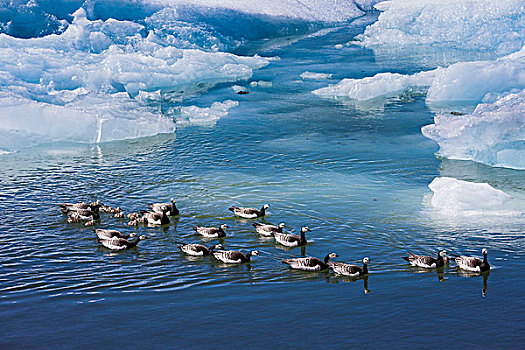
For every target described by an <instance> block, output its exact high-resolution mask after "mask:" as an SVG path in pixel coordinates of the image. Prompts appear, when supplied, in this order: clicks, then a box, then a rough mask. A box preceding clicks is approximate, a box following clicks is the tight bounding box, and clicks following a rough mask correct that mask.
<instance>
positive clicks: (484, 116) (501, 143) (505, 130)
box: [421, 90, 525, 169]
mask: <svg viewBox="0 0 525 350" xmlns="http://www.w3.org/2000/svg"><path fill="white" fill-rule="evenodd" d="M421 132H422V133H423V135H424V136H426V137H428V138H430V139H432V140H434V141H436V142H437V143H438V144H439V146H440V150H439V154H440V155H441V156H443V157H447V158H450V159H464V160H473V161H475V162H479V163H484V164H488V165H491V166H500V167H507V168H514V169H525V90H522V91H521V92H520V93H516V94H509V95H507V96H505V97H502V98H500V99H498V100H497V101H496V102H494V103H491V104H480V105H478V106H477V107H476V109H475V111H474V112H473V113H472V114H470V115H462V116H455V115H445V114H441V115H438V116H436V117H435V118H434V124H431V125H426V126H424V127H422V129H421Z"/></svg>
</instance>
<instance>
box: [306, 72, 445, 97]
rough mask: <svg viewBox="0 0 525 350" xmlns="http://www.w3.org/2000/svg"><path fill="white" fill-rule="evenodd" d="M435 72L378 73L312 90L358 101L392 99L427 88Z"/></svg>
mask: <svg viewBox="0 0 525 350" xmlns="http://www.w3.org/2000/svg"><path fill="white" fill-rule="evenodd" d="M437 71H438V70H432V71H426V72H420V73H416V74H413V75H404V74H398V73H378V74H376V75H375V76H373V77H366V78H363V79H343V80H341V81H340V82H339V83H337V84H335V85H330V86H328V87H324V88H321V89H317V90H314V91H313V93H314V94H316V95H319V96H324V97H336V96H344V97H347V98H350V99H354V100H358V101H365V100H371V99H375V98H379V97H384V98H386V97H394V96H398V95H400V94H402V93H405V92H406V91H408V90H409V89H417V88H428V86H430V85H431V84H432V81H433V79H434V77H435V75H436V72H437ZM425 90H426V89H425Z"/></svg>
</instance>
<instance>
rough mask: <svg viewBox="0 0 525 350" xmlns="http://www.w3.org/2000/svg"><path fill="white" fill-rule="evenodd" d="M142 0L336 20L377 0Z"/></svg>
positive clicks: (260, 13)
mask: <svg viewBox="0 0 525 350" xmlns="http://www.w3.org/2000/svg"><path fill="white" fill-rule="evenodd" d="M146 2H147V3H150V4H154V5H159V6H169V7H174V8H180V7H182V6H195V7H201V8H208V9H229V10H234V11H237V12H242V13H247V14H254V15H265V16H272V17H286V18H288V19H299V20H305V21H311V22H317V21H324V22H340V21H346V20H349V19H352V18H355V17H359V16H360V15H362V14H363V11H362V10H361V9H360V8H363V9H369V8H370V7H371V6H372V5H373V4H374V3H376V2H377V0H376V1H374V0H356V1H355V2H354V1H338V0H302V1H293V0H264V1H260V0H244V1H238V0H168V1H165V0H147V1H146ZM356 3H357V4H358V5H356Z"/></svg>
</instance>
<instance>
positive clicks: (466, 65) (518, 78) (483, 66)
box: [427, 46, 525, 103]
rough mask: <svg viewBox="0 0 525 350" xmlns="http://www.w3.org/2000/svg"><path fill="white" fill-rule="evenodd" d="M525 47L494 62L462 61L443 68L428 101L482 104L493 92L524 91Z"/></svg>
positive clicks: (433, 84) (431, 88)
mask: <svg viewBox="0 0 525 350" xmlns="http://www.w3.org/2000/svg"><path fill="white" fill-rule="evenodd" d="M524 52H525V46H524V47H523V48H522V49H521V50H520V51H518V52H516V53H514V54H511V55H509V56H507V57H503V58H501V59H497V60H495V61H479V62H459V63H455V64H453V65H450V66H449V67H447V68H446V69H440V70H439V71H438V72H437V74H436V77H435V79H434V81H433V82H432V84H431V86H430V88H429V90H428V94H427V102H430V103H435V102H442V101H482V100H483V98H484V97H485V96H486V95H487V94H489V93H491V94H494V93H502V92H506V91H511V90H513V89H525V55H524V54H523V53H524Z"/></svg>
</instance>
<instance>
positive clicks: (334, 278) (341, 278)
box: [327, 274, 370, 294]
mask: <svg viewBox="0 0 525 350" xmlns="http://www.w3.org/2000/svg"><path fill="white" fill-rule="evenodd" d="M368 276H369V275H368V274H367V275H364V276H360V277H350V276H345V275H338V274H336V275H330V276H329V277H328V278H327V281H328V283H341V282H343V283H355V282H357V281H359V280H362V281H363V292H364V293H365V294H370V289H369V288H368Z"/></svg>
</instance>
